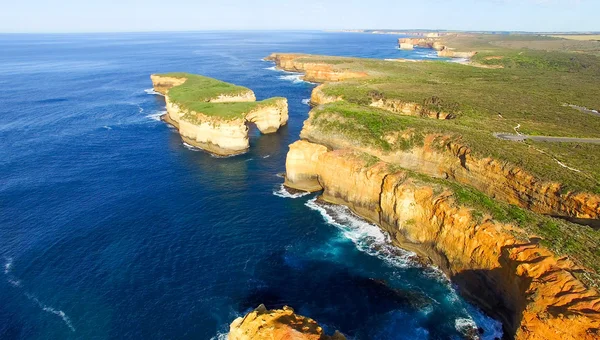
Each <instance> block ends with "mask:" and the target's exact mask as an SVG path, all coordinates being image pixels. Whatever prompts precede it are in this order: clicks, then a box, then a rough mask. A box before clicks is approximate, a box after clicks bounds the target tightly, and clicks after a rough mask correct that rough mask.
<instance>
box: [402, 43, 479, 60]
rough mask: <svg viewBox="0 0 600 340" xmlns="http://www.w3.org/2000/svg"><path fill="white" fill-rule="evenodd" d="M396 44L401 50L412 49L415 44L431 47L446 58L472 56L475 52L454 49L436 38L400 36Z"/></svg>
mask: <svg viewBox="0 0 600 340" xmlns="http://www.w3.org/2000/svg"><path fill="white" fill-rule="evenodd" d="M398 46H399V47H400V49H402V50H412V49H414V48H415V46H418V47H422V48H432V49H434V50H436V51H438V52H437V54H438V56H440V57H447V58H466V59H468V58H472V57H473V56H474V55H475V54H477V52H475V51H456V50H454V49H453V48H451V47H448V46H446V45H444V44H443V43H442V42H440V41H439V39H437V38H400V39H398Z"/></svg>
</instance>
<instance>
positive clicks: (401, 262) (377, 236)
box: [306, 197, 420, 268]
mask: <svg viewBox="0 0 600 340" xmlns="http://www.w3.org/2000/svg"><path fill="white" fill-rule="evenodd" d="M306 206H307V207H309V208H310V209H313V210H316V211H318V212H320V213H321V215H322V216H323V218H324V219H325V221H326V222H327V223H329V224H331V225H333V226H335V227H337V228H338V229H339V230H340V231H341V232H342V234H343V235H344V237H346V238H347V239H349V240H351V241H352V242H353V243H354V244H355V245H356V247H357V248H358V249H359V250H360V251H362V252H365V253H367V254H369V255H371V256H376V257H378V258H380V259H382V260H383V261H384V262H385V263H387V264H388V265H391V266H394V267H399V268H406V267H414V266H420V265H419V262H418V261H417V256H416V254H415V253H413V252H409V251H406V250H403V249H400V248H397V247H394V246H393V245H392V244H391V243H390V238H389V235H387V234H385V233H384V232H383V231H382V230H381V229H380V228H379V227H378V226H376V225H374V224H372V223H369V222H367V221H365V220H364V219H362V218H360V217H359V216H357V215H356V214H354V213H353V212H352V211H351V210H350V209H349V208H347V207H345V206H342V205H333V204H328V203H321V202H319V201H317V197H315V198H313V199H311V200H309V201H308V202H306Z"/></svg>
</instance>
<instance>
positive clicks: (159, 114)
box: [146, 111, 167, 122]
mask: <svg viewBox="0 0 600 340" xmlns="http://www.w3.org/2000/svg"><path fill="white" fill-rule="evenodd" d="M166 113H167V111H157V112H155V113H152V114H149V115H146V118H150V119H151V120H154V121H157V122H160V117H162V116H163V115H165V114H166Z"/></svg>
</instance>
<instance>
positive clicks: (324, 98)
mask: <svg viewBox="0 0 600 340" xmlns="http://www.w3.org/2000/svg"><path fill="white" fill-rule="evenodd" d="M324 87H325V84H321V85H319V86H317V87H315V88H314V89H313V90H312V92H311V94H310V103H311V104H312V105H323V104H329V103H334V102H339V101H342V100H344V99H343V98H342V97H341V96H337V97H336V96H329V95H326V94H325V92H323V88H324Z"/></svg>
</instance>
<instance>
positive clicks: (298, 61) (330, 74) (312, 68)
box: [265, 54, 454, 119]
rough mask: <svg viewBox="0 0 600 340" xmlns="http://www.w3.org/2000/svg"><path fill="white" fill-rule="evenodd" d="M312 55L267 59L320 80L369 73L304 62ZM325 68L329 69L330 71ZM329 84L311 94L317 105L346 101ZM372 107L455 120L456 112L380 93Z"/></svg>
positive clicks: (373, 100) (314, 79) (313, 102)
mask: <svg viewBox="0 0 600 340" xmlns="http://www.w3.org/2000/svg"><path fill="white" fill-rule="evenodd" d="M307 57H309V56H307V55H303V54H272V55H270V56H269V57H267V58H265V60H269V61H274V62H275V64H276V66H277V67H278V68H280V69H282V70H285V71H289V72H302V73H305V74H306V75H305V77H304V78H305V79H307V80H310V81H312V82H316V83H326V82H338V81H344V80H348V79H356V78H364V77H367V76H368V74H367V73H362V72H352V71H347V70H342V71H340V70H336V69H335V68H334V67H333V66H332V65H328V64H323V63H310V62H304V61H302V60H303V58H307ZM324 70H327V71H326V72H325V71H324ZM326 86H327V85H326V84H321V85H319V86H317V87H315V88H314V89H313V91H312V93H311V96H310V103H311V105H313V106H316V105H323V104H329V103H334V102H339V101H343V100H344V98H343V97H342V96H332V95H328V94H326V93H325V91H324V89H325V87H326ZM370 105H371V106H372V107H377V108H380V109H383V110H386V111H390V112H394V113H397V114H402V115H408V116H421V117H428V118H434V119H452V118H454V115H453V114H451V113H448V112H443V111H436V110H432V109H426V108H424V107H423V105H421V104H418V103H412V102H405V101H402V100H398V99H391V98H383V97H378V96H376V95H374V96H371V104H370Z"/></svg>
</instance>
